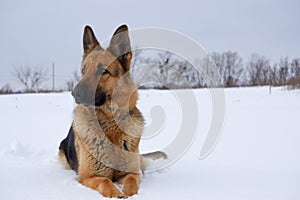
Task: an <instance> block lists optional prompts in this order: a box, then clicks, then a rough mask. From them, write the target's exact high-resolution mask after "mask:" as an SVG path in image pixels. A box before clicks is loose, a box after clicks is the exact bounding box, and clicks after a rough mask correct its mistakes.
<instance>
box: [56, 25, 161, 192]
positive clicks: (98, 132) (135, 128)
mask: <svg viewBox="0 0 300 200" xmlns="http://www.w3.org/2000/svg"><path fill="white" fill-rule="evenodd" d="M83 48H84V53H83V59H82V64H81V75H82V78H81V80H80V81H79V83H78V84H77V85H76V86H75V88H74V89H73V91H72V95H73V97H74V99H75V102H76V103H77V104H78V105H77V107H76V108H75V109H74V120H73V123H72V126H71V128H70V130H69V133H68V136H67V137H66V138H65V139H64V140H63V141H62V142H61V144H60V146H59V160H60V162H61V163H62V164H63V165H64V167H65V168H67V169H72V170H74V171H76V173H77V174H78V181H79V182H80V183H81V184H83V185H85V186H87V187H89V188H92V189H94V190H97V191H99V192H100V193H101V194H102V195H103V196H105V197H118V198H126V197H129V196H132V195H134V194H137V192H138V188H139V183H140V171H141V170H142V169H143V168H144V164H143V163H144V162H143V160H144V158H146V157H147V158H151V159H159V158H166V155H165V154H164V153H163V152H160V151H157V152H152V153H148V154H143V155H140V154H139V149H138V148H139V142H140V138H141V134H142V131H143V126H144V120H143V117H142V114H141V112H140V111H139V110H138V108H137V107H136V102H137V98H138V94H137V88H136V86H135V84H134V82H133V80H132V79H131V77H130V74H129V70H130V61H131V58H132V51H131V46H130V39H129V34H128V28H127V26H126V25H122V26H120V27H119V28H118V29H117V30H116V31H115V33H114V35H113V37H112V39H111V41H110V44H109V47H108V48H107V49H104V48H102V47H101V46H100V44H99V42H98V41H97V39H96V37H95V35H94V32H93V30H92V28H91V27H89V26H86V27H85V29H84V34H83ZM114 182H116V183H119V184H123V192H121V191H120V190H119V189H118V188H117V187H116V186H115V185H114Z"/></svg>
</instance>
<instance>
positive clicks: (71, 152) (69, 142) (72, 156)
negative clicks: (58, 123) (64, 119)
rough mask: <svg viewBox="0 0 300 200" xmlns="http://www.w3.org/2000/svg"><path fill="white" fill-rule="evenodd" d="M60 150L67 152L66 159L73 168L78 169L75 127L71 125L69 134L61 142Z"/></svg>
mask: <svg viewBox="0 0 300 200" xmlns="http://www.w3.org/2000/svg"><path fill="white" fill-rule="evenodd" d="M59 150H62V151H63V152H64V153H65V156H66V159H67V161H68V163H69V165H70V167H71V169H72V170H74V171H76V172H77V170H78V160H77V155H76V149H75V135H74V131H73V127H72V126H71V127H70V130H69V133H68V136H67V137H66V138H65V139H64V140H63V141H62V142H61V143H60V146H59Z"/></svg>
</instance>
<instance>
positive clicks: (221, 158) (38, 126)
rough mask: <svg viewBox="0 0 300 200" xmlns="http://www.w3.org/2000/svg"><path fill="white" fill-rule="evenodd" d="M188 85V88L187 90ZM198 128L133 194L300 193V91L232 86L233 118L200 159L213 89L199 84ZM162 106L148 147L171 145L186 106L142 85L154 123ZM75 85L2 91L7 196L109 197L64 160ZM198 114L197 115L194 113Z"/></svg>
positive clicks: (142, 104)
mask: <svg viewBox="0 0 300 200" xmlns="http://www.w3.org/2000/svg"><path fill="white" fill-rule="evenodd" d="M181 92H183V93H184V92H186V91H184V90H183V91H181ZM195 93H196V96H197V100H198V106H199V116H198V118H199V127H198V134H197V136H196V138H195V140H194V142H193V144H192V145H191V146H190V148H189V149H188V151H187V152H186V153H185V154H184V155H183V156H182V157H181V158H180V159H179V160H177V161H176V162H174V163H173V164H172V165H170V166H168V167H167V168H165V169H162V170H159V171H157V172H154V173H149V174H145V175H143V178H142V182H141V185H140V190H139V193H138V194H137V195H135V196H133V197H131V199H143V200H147V199H149V200H150V199H151V200H153V199H157V200H159V199H164V200H165V199H182V200H183V199H197V200H198V199H203V200H204V199H205V200H208V199H213V200H216V199H222V200H225V199H228V200H235V199H236V200H241V199H249V200H258V199H262V200H267V199H270V200H276V199H284V200H285V199H288V200H298V199H300V190H299V188H300V126H299V123H300V121H299V119H300V92H299V91H287V90H285V89H283V88H274V89H273V91H272V94H271V95H270V94H269V93H268V88H267V87H260V88H239V89H236V88H233V89H226V90H225V95H226V118H225V121H224V126H223V132H222V137H221V139H220V140H219V142H218V144H217V146H216V148H215V149H214V151H213V152H212V153H211V154H210V155H209V156H208V157H207V158H205V159H204V160H199V155H200V150H201V145H202V144H203V141H204V137H205V134H206V132H207V131H208V129H209V125H210V121H211V117H212V105H211V97H210V95H209V92H208V91H207V90H205V89H202V90H196V91H195ZM157 105H158V106H160V107H161V108H162V110H164V113H165V114H164V115H165V122H164V124H163V128H162V130H160V132H158V133H157V134H156V135H152V136H151V137H149V135H148V136H147V137H144V139H143V140H142V142H141V151H143V152H147V151H151V150H154V149H161V148H163V147H165V146H166V145H168V144H169V143H170V142H171V141H172V140H173V139H174V137H176V133H177V131H178V129H179V128H180V121H181V120H182V119H181V117H182V116H181V106H180V103H178V99H176V97H175V96H174V95H173V94H172V93H170V92H169V91H156V90H143V91H140V100H139V103H138V107H139V108H140V110H141V111H142V112H143V113H144V116H145V118H146V122H147V125H150V124H151V122H153V121H154V122H155V119H151V109H152V111H153V109H154V108H155V107H157ZM73 108H74V103H73V100H72V97H71V95H70V93H61V94H22V95H2V96H0V122H1V129H0V136H1V138H0V199H1V200H6V199H7V200H8V199H12V200H20V199H28V200H33V199H36V200H41V199H43V200H50V199H51V200H53V199H55V200H59V199H72V200H75V199H85V200H86V199H89V200H92V199H103V197H102V196H100V194H98V193H97V192H95V191H93V190H90V189H88V188H86V187H84V186H82V185H80V184H79V183H78V182H77V181H76V174H75V173H74V172H72V171H67V170H65V169H63V168H62V167H61V166H60V165H59V163H58V161H57V157H56V155H57V149H58V145H59V143H60V141H61V139H63V138H64V137H65V136H66V134H67V131H68V129H69V126H70V124H71V121H72V109H73ZM190 117H191V118H192V117H197V116H190Z"/></svg>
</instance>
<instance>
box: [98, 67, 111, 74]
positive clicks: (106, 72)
mask: <svg viewBox="0 0 300 200" xmlns="http://www.w3.org/2000/svg"><path fill="white" fill-rule="evenodd" d="M105 74H109V75H111V73H110V72H109V71H108V70H106V69H103V68H98V70H97V72H96V75H97V76H102V75H105Z"/></svg>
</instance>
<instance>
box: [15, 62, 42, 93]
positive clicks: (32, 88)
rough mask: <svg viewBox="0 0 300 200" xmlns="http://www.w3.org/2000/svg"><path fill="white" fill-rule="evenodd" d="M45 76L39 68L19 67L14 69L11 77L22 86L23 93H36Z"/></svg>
mask: <svg viewBox="0 0 300 200" xmlns="http://www.w3.org/2000/svg"><path fill="white" fill-rule="evenodd" d="M46 74H47V73H46V71H45V69H44V68H41V67H31V66H21V67H16V68H15V70H14V74H13V75H14V76H15V77H16V78H17V80H18V81H19V82H20V83H22V84H23V85H24V87H25V92H38V91H39V89H40V86H41V84H42V83H43V82H44V81H45V80H46Z"/></svg>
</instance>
